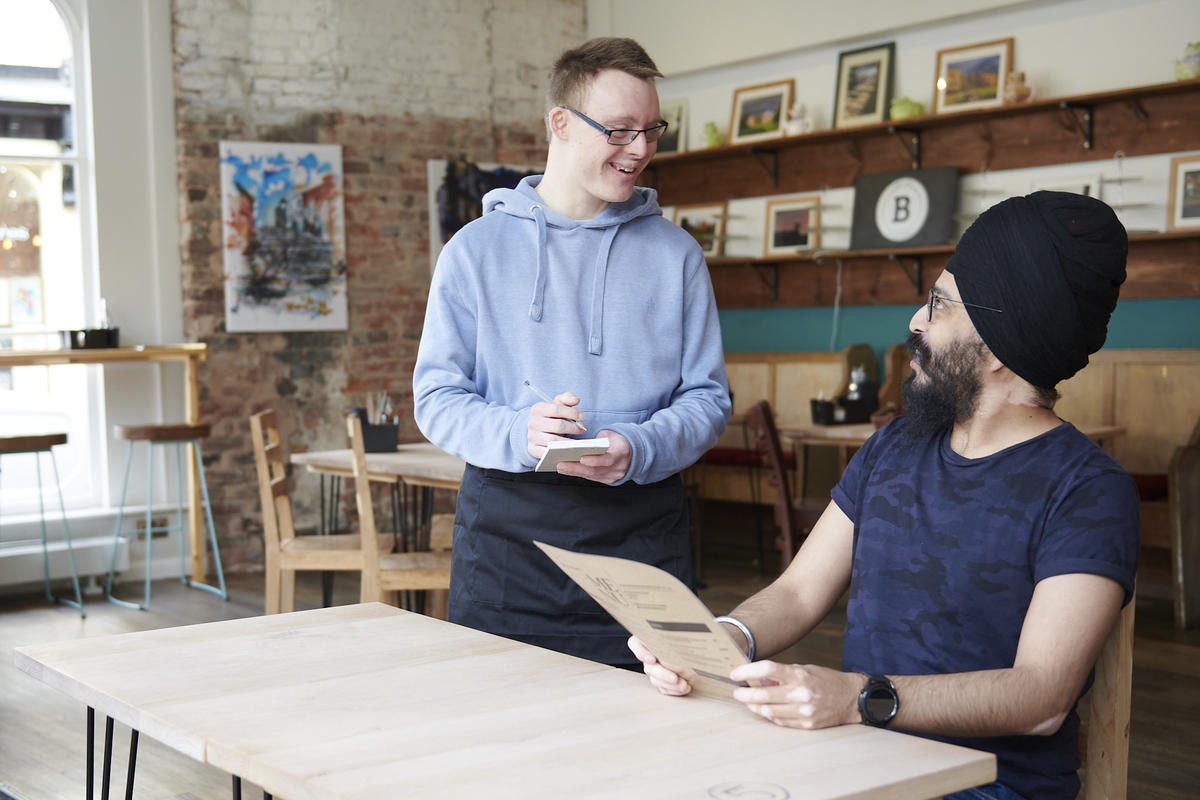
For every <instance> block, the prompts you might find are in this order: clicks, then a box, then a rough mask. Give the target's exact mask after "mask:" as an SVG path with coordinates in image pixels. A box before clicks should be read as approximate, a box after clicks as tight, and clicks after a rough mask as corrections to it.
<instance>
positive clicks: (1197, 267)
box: [1121, 233, 1200, 299]
mask: <svg viewBox="0 0 1200 800" xmlns="http://www.w3.org/2000/svg"><path fill="white" fill-rule="evenodd" d="M1121 297H1122V298H1123V299H1124V298H1129V299H1135V298H1151V297H1200V236H1196V235H1195V234H1194V233H1193V234H1192V235H1188V236H1179V237H1172V236H1170V235H1166V236H1146V235H1138V234H1133V235H1131V236H1130V246H1129V259H1128V261H1127V262H1126V278H1125V283H1124V284H1123V285H1122V286H1121Z"/></svg>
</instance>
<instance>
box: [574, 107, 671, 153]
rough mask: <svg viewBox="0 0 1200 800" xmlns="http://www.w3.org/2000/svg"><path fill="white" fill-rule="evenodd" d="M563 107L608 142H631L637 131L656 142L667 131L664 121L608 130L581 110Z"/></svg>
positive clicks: (617, 143)
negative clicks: (648, 125)
mask: <svg viewBox="0 0 1200 800" xmlns="http://www.w3.org/2000/svg"><path fill="white" fill-rule="evenodd" d="M563 108H565V109H566V110H567V111H570V112H571V113H572V114H574V115H575V116H577V117H579V118H580V119H581V120H583V121H584V122H586V123H587V124H588V125H591V126H592V127H593V128H595V129H596V130H598V131H600V132H601V133H603V134H604V135H605V136H607V137H608V143H609V144H615V145H626V144H633V142H634V140H635V139H637V137H638V134H639V133H641V134H645V136H646V141H647V142H657V141H658V138H659V137H660V136H662V135H663V134H664V133H666V132H667V123H666V122H660V123H658V124H657V125H651V126H650V127H649V128H613V129H611V130H610V129H609V128H606V127H604V126H603V125H601V124H600V123H599V122H596V120H594V119H592V118H591V117H589V116H588V115H587V114H584V113H583V112H581V111H576V110H575V109H573V108H571V107H570V106H563Z"/></svg>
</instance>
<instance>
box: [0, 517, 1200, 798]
mask: <svg viewBox="0 0 1200 800" xmlns="http://www.w3.org/2000/svg"><path fill="white" fill-rule="evenodd" d="M706 539H707V537H706ZM754 552H755V550H754V548H740V549H739V548H729V547H723V546H722V544H721V542H720V540H719V539H718V540H717V541H716V542H715V543H714V546H713V547H711V548H709V549H708V550H707V552H706V556H705V559H704V562H705V569H704V574H703V578H704V582H705V586H704V588H702V589H701V591H700V595H701V597H702V598H703V599H704V600H705V602H706V603H707V604H708V606H709V607H710V608H711V609H712V610H713V611H714V613H723V612H726V611H728V610H729V609H730V608H732V606H733V605H734V604H736V603H737V602H739V601H740V600H741V599H743V598H744V597H747V596H748V595H749V594H751V593H753V592H754V591H756V590H757V589H758V588H760V587H762V586H764V585H766V583H767V582H768V580H769V577H770V576H769V575H764V574H762V573H760V570H759V568H758V566H757V563H756V562H757V558H756V557H755V556H754V555H753V553H754ZM747 553H749V554H751V555H749V556H747ZM228 582H229V586H230V590H231V596H230V600H229V601H228V602H223V601H221V600H220V599H219V598H217V597H214V596H212V595H210V594H208V593H206V592H201V591H197V590H194V589H187V588H186V587H184V586H182V585H181V584H180V583H179V582H178V581H158V582H155V584H154V587H153V598H152V603H151V608H150V610H149V611H145V612H141V611H133V610H129V609H125V608H121V607H118V606H115V605H112V604H110V603H107V602H105V601H104V600H103V599H102V597H100V596H95V595H93V596H92V597H91V598H90V599H89V600H88V601H87V603H86V608H87V612H88V616H87V619H85V620H80V618H79V614H78V612H76V611H74V610H73V609H70V608H67V607H65V606H51V605H49V604H47V603H46V602H45V600H44V599H42V598H41V597H40V596H35V597H9V598H0V798H5V795H6V794H7V795H8V796H10V797H12V798H17V800H35V799H38V800H40V798H72V799H73V800H75V799H78V798H82V797H83V796H84V752H85V743H86V739H85V726H84V722H85V709H84V708H83V707H82V706H81V705H80V704H79V703H77V702H76V701H74V700H71V699H69V698H67V697H66V696H65V695H61V694H59V693H58V692H56V691H55V690H53V689H50V688H48V687H46V686H45V685H44V684H42V683H40V682H38V681H36V680H34V679H32V678H30V677H29V676H27V675H25V674H24V673H21V672H18V671H17V670H16V669H15V668H14V667H13V665H12V656H11V653H10V652H9V651H10V650H11V649H12V648H13V647H17V646H20V645H25V644H35V643H42V642H50V641H60V640H65V639H75V638H86V637H91V636H105V635H109V634H114V633H122V632H126V631H134V630H143V629H148V628H159V627H168V626H174V625H189V624H193V623H199V622H208V621H214V620H221V619H231V618H236V617H244V616H251V615H255V614H259V613H262V576H261V575H232V576H229V577H228ZM357 593H358V582H357V578H356V577H355V576H353V575H350V574H345V575H339V577H338V579H337V582H336V584H335V597H334V600H335V602H338V603H344V602H355V601H356V600H357ZM297 596H298V600H297V606H298V608H314V607H316V606H318V605H319V604H320V593H319V581H318V579H317V576H316V575H313V574H309V575H304V574H302V575H301V577H300V580H299V581H298V585H297ZM843 623H844V610H843V608H841V607H839V608H838V609H835V611H834V613H833V614H831V616H830V618H829V619H828V620H827V621H826V622H825V623H823V624H822V625H821V626H820V627H819V628H818V629H817V630H816V631H814V632H813V633H812V634H811V635H810V636H809V637H808V638H806V639H805V641H804V642H803V643H802V644H800V645H797V646H795V647H793V648H791V649H790V650H789V651H787V652H786V653H785V654H784V655H783V657H782V658H781V660H792V661H804V662H808V663H817V664H823V665H827V666H832V667H836V666H838V663H839V660H840V650H841V628H842V624H843ZM1135 638H1136V644H1135V662H1134V676H1133V691H1134V697H1133V723H1132V736H1131V738H1132V744H1131V748H1130V749H1131V753H1130V769H1129V797H1130V798H1135V799H1136V800H1158V799H1160V798H1161V799H1164V800H1165V798H1194V797H1197V796H1198V787H1200V723H1197V719H1198V718H1200V631H1189V632H1187V633H1185V634H1179V633H1177V632H1176V631H1174V630H1173V629H1172V627H1171V624H1170V608H1169V606H1167V605H1166V604H1165V603H1163V602H1161V601H1154V600H1149V599H1147V600H1144V601H1139V604H1138V613H1137V624H1136V635H1135ZM101 727H102V726H101ZM116 730H117V733H116V737H115V739H114V742H115V745H114V752H115V756H114V778H113V795H112V796H113V797H123V796H124V786H125V757H126V753H127V749H128V746H129V731H128V729H127V728H123V727H122V726H117V729H116ZM102 739H103V731H102V729H101V730H100V731H99V732H98V733H97V742H98V743H99V742H101V741H102ZM97 750H98V751H99V744H98V745H97ZM98 774H99V754H98V755H97V775H98ZM136 789H137V791H136V795H135V796H136V797H138V798H144V799H154V800H167V799H173V800H209V798H212V800H217V798H228V797H230V796H231V783H230V778H229V776H228V775H225V774H223V773H221V772H219V771H217V770H214V769H212V768H210V767H206V766H203V765H200V764H198V763H196V762H194V761H192V760H191V759H189V758H187V757H185V756H182V755H179V754H176V753H174V752H173V751H171V750H170V749H168V748H166V747H164V746H162V745H159V744H158V743H156V742H154V741H153V740H150V739H146V738H143V739H142V740H141V741H140V742H139V746H138V771H137V785H136ZM243 789H244V791H246V795H245V796H246V797H260V796H261V795H260V794H259V793H258V792H257V791H256V790H254V788H253V787H250V786H244V787H243ZM96 796H97V797H99V791H98V790H97V794H96Z"/></svg>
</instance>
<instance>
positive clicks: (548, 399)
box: [525, 381, 587, 433]
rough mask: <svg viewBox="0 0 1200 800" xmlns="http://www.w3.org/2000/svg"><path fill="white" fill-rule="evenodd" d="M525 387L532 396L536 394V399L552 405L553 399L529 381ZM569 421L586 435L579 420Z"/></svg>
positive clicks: (585, 430)
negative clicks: (538, 398)
mask: <svg viewBox="0 0 1200 800" xmlns="http://www.w3.org/2000/svg"><path fill="white" fill-rule="evenodd" d="M525 385H526V386H528V387H529V389H530V391H532V392H533V393H534V394H536V395H537V396H538V397H540V398H541V399H542V400H544V401H545V402H547V403H553V402H554V399H553V398H551V397H548V396H547V395H546V393H545V392H543V391H542V390H541V389H539V388H537V387H536V386H534V385H533V384H532V383H530V382H529V381H525ZM571 421H572V422H574V423H575V424H576V425H578V426H579V430H581V431H583V432H584V433H587V428H585V427H584V426H583V423H582V422H580V421H579V420H577V419H573V420H571Z"/></svg>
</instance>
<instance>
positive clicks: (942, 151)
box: [644, 79, 1200, 308]
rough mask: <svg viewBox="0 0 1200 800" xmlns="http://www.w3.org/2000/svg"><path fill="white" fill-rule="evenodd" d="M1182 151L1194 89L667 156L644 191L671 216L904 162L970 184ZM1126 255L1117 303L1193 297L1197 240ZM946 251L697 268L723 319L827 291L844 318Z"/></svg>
mask: <svg viewBox="0 0 1200 800" xmlns="http://www.w3.org/2000/svg"><path fill="white" fill-rule="evenodd" d="M914 139H916V140H917V141H916V142H914V141H913V140H914ZM1185 150H1200V79H1194V80H1187V81H1174V82H1171V83H1160V84H1154V85H1151V86H1134V87H1129V88H1125V89H1115V90H1112V91H1107V92H1096V93H1092V94H1082V95H1074V96H1069V97H1056V98H1050V99H1046V100H1038V101H1035V102H1031V103H1023V104H1019V105H1009V106H999V107H996V108H991V109H982V110H974V111H964V112H958V113H949V114H937V115H926V116H920V117H910V118H909V119H904V120H897V121H894V122H893V121H888V122H884V123H881V124H877V125H865V126H862V127H858V128H842V129H836V130H825V131H816V132H814V133H806V134H801V135H799V136H789V137H783V138H779V139H772V140H769V141H761V142H755V143H753V144H744V145H731V146H725V147H715V148H710V149H707V150H693V151H688V152H684V153H672V154H667V155H662V156H657V157H655V159H654V161H653V162H651V165H650V168H649V169H647V170H646V174H645V175H644V178H645V179H646V180H648V181H650V182H651V183H652V185H654V186H655V187H656V188H657V189H658V194H659V202H660V203H662V204H663V205H680V204H684V203H713V202H722V201H727V200H732V199H738V198H749V197H769V196H772V195H780V194H799V193H804V192H814V191H822V190H825V189H829V188H831V187H847V186H853V185H854V182H855V179H856V178H857V177H858V176H859V175H864V174H873V173H880V172H894V171H900V170H905V169H910V168H911V167H912V165H913V160H914V156H917V157H918V158H919V161H920V163H921V165H922V166H926V167H935V166H955V167H958V169H959V170H960V171H961V172H962V173H964V174H970V173H975V172H982V171H984V170H1008V169H1022V168H1029V167H1040V166H1049V165H1056V164H1069V163H1078V162H1085V161H1100V160H1107V159H1111V158H1113V157H1114V155H1115V154H1116V153H1118V152H1120V153H1122V154H1123V155H1124V156H1126V157H1134V156H1142V155H1158V154H1163V153H1173V152H1179V151H1185ZM997 199H999V198H997ZM1163 204H1164V210H1165V204H1166V197H1165V196H1164V197H1163ZM1129 242H1130V247H1129V263H1128V278H1127V279H1126V282H1125V285H1124V286H1123V287H1122V290H1121V296H1122V297H1125V298H1131V297H1132V298H1148V297H1200V231H1168V232H1165V233H1159V232H1138V233H1132V234H1130V237H1129ZM953 252H954V245H952V244H944V245H934V246H930V247H916V248H913V247H904V248H896V249H873V250H818V251H812V252H802V253H796V254H794V255H786V256H771V257H753V256H751V257H746V256H724V257H721V258H713V259H710V260H709V265H710V266H711V267H712V270H711V274H712V278H713V287H714V290H715V291H716V294H717V304H718V306H720V307H721V308H775V307H790V306H822V305H832V304H833V302H834V298H835V297H837V296H839V294H838V293H839V286H840V297H841V302H842V303H843V304H844V305H875V304H904V303H910V302H913V301H914V299H917V298H919V297H920V296H921V294H922V293H923V291H924V290H926V289H927V288H928V286H929V284H930V283H932V282H933V280H935V279H936V277H937V274H938V272H939V271H940V270H941V269H942V268H943V267H944V266H945V264H946V261H947V260H948V259H949V258H950V255H951V254H952V253H953ZM801 267H802V269H801Z"/></svg>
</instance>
